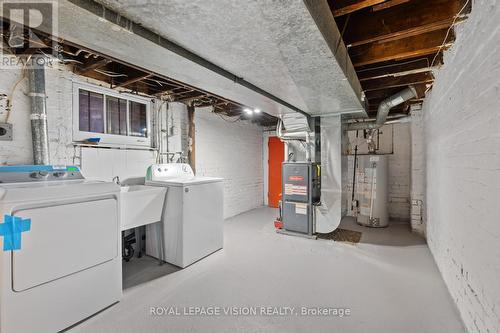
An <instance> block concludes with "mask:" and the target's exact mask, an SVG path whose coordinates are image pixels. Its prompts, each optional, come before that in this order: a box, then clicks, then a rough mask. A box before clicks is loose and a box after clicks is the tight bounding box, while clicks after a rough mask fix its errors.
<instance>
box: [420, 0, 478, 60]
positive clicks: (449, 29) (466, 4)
mask: <svg viewBox="0 0 500 333" xmlns="http://www.w3.org/2000/svg"><path fill="white" fill-rule="evenodd" d="M469 2H470V0H467V1H466V2H465V4H464V6H463V7H462V9H460V11H459V12H458V13H457V15H455V18H454V19H453V22H452V23H451V25H450V27H449V28H448V31H447V32H446V36H445V37H444V41H443V43H442V44H441V46H440V47H439V49H438V51H437V52H436V55H435V56H434V58H433V59H432V62H431V65H430V66H429V69H431V68H432V66H434V62H435V61H436V59H437V57H438V55H439V53H440V52H441V50H442V49H443V47H444V46H445V45H446V41H447V40H448V37H449V35H450V32H451V29H453V27H454V26H455V23H456V22H457V19H458V18H459V17H460V16H461V15H462V12H463V11H464V10H465V8H467V6H468V5H469Z"/></svg>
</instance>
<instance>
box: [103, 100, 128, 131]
mask: <svg viewBox="0 0 500 333" xmlns="http://www.w3.org/2000/svg"><path fill="white" fill-rule="evenodd" d="M106 103H107V106H106V112H107V113H106V123H107V130H108V131H107V133H109V134H118V135H127V100H125V99H121V98H116V97H110V96H106Z"/></svg>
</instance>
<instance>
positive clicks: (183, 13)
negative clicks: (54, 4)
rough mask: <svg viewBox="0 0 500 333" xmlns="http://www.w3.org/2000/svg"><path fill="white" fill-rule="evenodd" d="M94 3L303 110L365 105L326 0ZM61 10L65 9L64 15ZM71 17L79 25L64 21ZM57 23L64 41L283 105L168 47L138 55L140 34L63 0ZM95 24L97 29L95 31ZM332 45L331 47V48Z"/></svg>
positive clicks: (277, 109) (271, 106)
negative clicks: (90, 15)
mask: <svg viewBox="0 0 500 333" xmlns="http://www.w3.org/2000/svg"><path fill="white" fill-rule="evenodd" d="M97 2H99V3H101V4H103V5H105V6H106V7H108V8H111V9H112V10H114V11H116V12H118V13H119V14H121V15H123V16H125V17H127V18H129V19H131V20H132V21H134V22H136V23H139V24H141V25H143V26H144V27H146V28H148V29H150V30H152V31H154V32H156V33H158V34H160V35H162V36H163V37H165V38H167V39H168V40H170V41H172V42H175V43H177V44H179V45H180V46H182V47H184V48H186V49H188V50H190V51H192V52H193V53H195V54H197V55H199V56H201V57H203V58H205V59H207V60H209V61H210V62H212V63H215V64H216V65H218V66H220V67H223V68H224V69H226V70H228V71H230V72H232V73H233V74H235V75H237V76H239V77H242V78H244V79H245V80H246V81H248V82H251V83H252V84H254V85H256V86H258V87H259V88H262V89H264V90H266V91H267V92H269V93H271V94H273V95H275V96H277V97H279V98H281V99H283V100H284V101H286V102H288V103H290V104H292V105H293V106H295V107H297V108H299V109H302V110H304V111H306V112H307V113H309V114H314V115H319V114H338V113H353V112H356V113H359V112H363V111H362V110H363V107H362V104H361V101H360V98H361V97H360V96H361V88H360V85H359V81H358V80H357V77H356V76H355V74H354V76H353V75H352V73H353V72H354V71H353V70H352V64H350V60H349V58H348V57H345V58H340V59H341V60H342V62H345V63H343V64H342V65H339V62H338V59H339V54H337V53H341V52H339V51H338V50H339V49H342V47H343V44H342V43H338V42H337V41H338V38H335V36H337V35H340V34H339V33H338V30H337V28H336V25H335V24H334V20H333V17H332V16H331V12H330V11H329V10H326V11H324V10H323V9H325V8H327V9H328V5H327V4H326V1H323V0H320V1H306V2H311V3H314V5H309V6H308V5H306V3H304V2H302V1H285V0H281V1H267V0H257V1H247V2H245V3H244V4H242V2H241V1H237V0H218V1H206V0H192V1H185V0H169V1H160V0H148V1H137V0H98V1H97ZM322 6H326V7H322ZM64 12H66V13H67V14H71V15H69V16H68V15H66V16H65V15H64ZM82 15H83V16H82ZM312 15H314V18H313V16H312ZM85 17H87V19H85ZM75 20H76V21H79V22H75ZM75 23H76V24H79V25H80V26H79V27H77V28H75V26H74V25H73V28H72V29H70V30H66V28H63V27H64V26H67V27H68V28H69V26H70V25H72V24H75ZM59 25H60V29H59V30H60V34H62V35H64V37H66V38H67V39H68V40H71V39H70V38H75V39H77V40H76V41H74V42H80V43H83V44H82V45H85V46H88V47H90V48H93V49H94V50H96V51H100V52H103V53H106V52H113V53H114V54H111V56H115V57H119V56H120V54H121V56H122V57H126V58H128V59H124V60H126V61H129V62H130V61H141V62H143V63H144V64H145V65H148V66H149V67H150V69H152V70H154V69H155V68H156V69H161V70H162V71H163V73H162V74H165V75H169V76H170V77H171V78H173V79H177V80H180V81H184V82H186V83H188V84H192V85H195V86H198V87H200V88H202V89H205V90H207V91H211V92H213V93H216V94H219V95H221V96H224V97H227V98H230V99H233V100H235V101H238V102H241V103H243V104H246V105H249V106H255V107H260V108H262V109H263V110H264V111H266V112H268V113H270V114H274V115H277V114H281V113H286V112H288V111H289V109H287V108H285V107H283V106H280V105H276V104H277V103H276V102H275V101H272V100H270V99H268V98H266V97H263V96H260V95H259V96H257V95H258V94H257V95H256V93H255V92H252V91H250V90H249V89H247V88H245V87H241V86H239V87H238V86H237V84H235V83H234V82H231V81H229V80H228V79H226V78H223V77H221V76H220V75H217V74H215V73H213V72H210V73H208V72H209V71H208V70H207V69H204V68H197V67H201V66H199V65H197V64H195V63H192V62H190V61H187V60H185V59H177V58H178V57H179V56H178V55H173V54H169V53H172V52H168V51H165V50H161V51H160V50H157V49H155V48H153V47H152V45H151V47H152V48H150V49H149V51H148V52H147V53H144V52H143V53H142V54H143V57H142V59H141V57H140V55H139V52H138V51H143V50H144V49H145V48H144V47H146V45H147V43H150V42H149V41H146V40H143V41H139V40H137V38H141V37H138V36H131V35H130V33H128V35H127V34H126V35H123V33H124V31H123V29H117V28H116V27H111V26H110V23H109V22H103V20H102V19H100V20H98V19H97V18H95V17H94V18H92V17H89V12H87V11H85V12H82V9H81V8H78V7H76V6H75V5H74V4H71V3H69V2H61V4H60V20H59ZM82 28H85V29H82ZM320 29H321V30H320ZM76 30H84V32H77V31H76ZM99 31H101V35H100V36H98V37H97V38H96V36H95V34H98V35H99ZM103 32H104V35H103V34H102V33H103ZM332 36H333V37H332ZM106 41H108V43H109V45H106V44H105V43H106ZM121 43H133V45H123V44H121ZM138 43H139V44H138ZM144 43H146V44H144ZM334 43H335V45H332V44H334ZM120 44H121V45H120ZM150 44H152V43H150ZM339 44H342V45H341V46H342V47H341V48H339ZM138 48H139V50H138ZM332 49H333V50H336V51H337V52H336V54H335V55H334V53H333V52H332ZM344 49H345V48H344ZM166 52H168V53H166ZM134 53H135V55H134ZM144 55H145V57H144ZM176 57H177V58H176ZM138 65H143V64H138ZM349 65H350V66H349ZM151 67H154V68H151ZM171 67H175V69H172V68H171ZM346 72H347V74H348V75H347V76H346V75H345V74H344V73H346ZM226 81H227V82H226Z"/></svg>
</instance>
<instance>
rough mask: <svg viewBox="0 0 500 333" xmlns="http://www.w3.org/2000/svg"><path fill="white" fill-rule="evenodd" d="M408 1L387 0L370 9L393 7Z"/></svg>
mask: <svg viewBox="0 0 500 333" xmlns="http://www.w3.org/2000/svg"><path fill="white" fill-rule="evenodd" d="M409 1H410V0H389V1H386V2H382V3H381V4H378V5H375V6H373V8H372V11H374V12H378V11H380V10H384V9H387V8H391V7H394V6H397V5H401V4H404V3H407V2H409Z"/></svg>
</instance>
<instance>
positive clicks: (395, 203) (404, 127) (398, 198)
mask: <svg viewBox="0 0 500 333" xmlns="http://www.w3.org/2000/svg"><path fill="white" fill-rule="evenodd" d="M392 128H394V143H393V147H391V142H392V133H393V131H392ZM382 132H383V133H384V134H382V135H381V137H382V136H386V138H385V139H383V140H384V141H386V142H387V144H385V145H384V147H383V148H384V151H387V152H389V151H391V150H392V149H393V152H394V153H393V154H391V155H389V170H388V172H389V177H388V182H389V183H388V187H389V217H390V218H391V219H392V220H393V221H404V222H408V221H409V220H410V154H411V149H410V125H409V124H408V123H401V124H394V125H386V126H383V127H382ZM353 133H355V132H352V133H350V134H349V135H350V140H351V142H353V141H352V140H353V138H354V137H355V135H354V136H353ZM381 140H382V139H381ZM351 145H352V144H351ZM391 148H392V149H391ZM351 149H352V150H354V147H351ZM358 152H360V151H358ZM361 152H363V151H362V150H361ZM353 164H354V156H349V159H348V173H347V175H348V186H347V188H348V193H349V195H348V206H347V207H348V215H352V212H351V211H350V207H351V193H352V192H351V191H352V176H353V169H352V168H353Z"/></svg>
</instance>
